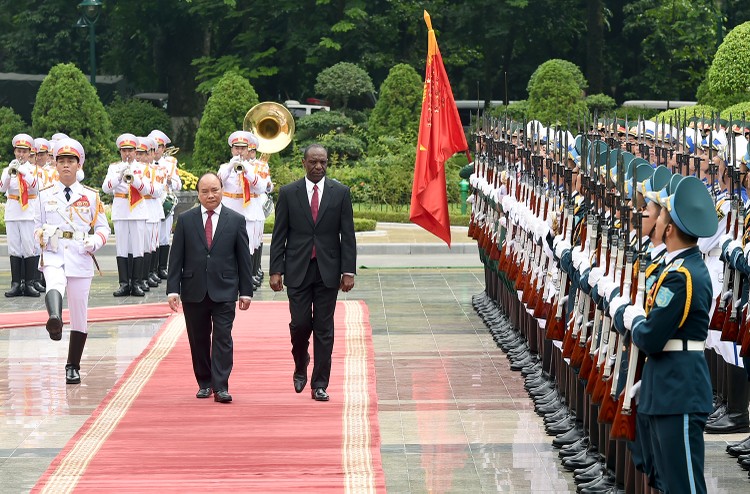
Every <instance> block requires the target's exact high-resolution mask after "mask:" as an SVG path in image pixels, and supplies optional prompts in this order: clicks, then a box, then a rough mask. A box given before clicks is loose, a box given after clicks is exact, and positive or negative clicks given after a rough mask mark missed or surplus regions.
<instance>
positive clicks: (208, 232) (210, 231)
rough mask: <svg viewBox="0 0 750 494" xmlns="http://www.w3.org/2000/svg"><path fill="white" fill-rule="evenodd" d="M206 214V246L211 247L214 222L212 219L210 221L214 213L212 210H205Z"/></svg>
mask: <svg viewBox="0 0 750 494" xmlns="http://www.w3.org/2000/svg"><path fill="white" fill-rule="evenodd" d="M206 214H207V215H208V218H206V244H208V248H209V249H210V248H211V242H213V239H214V224H213V221H211V216H213V215H214V212H213V211H206Z"/></svg>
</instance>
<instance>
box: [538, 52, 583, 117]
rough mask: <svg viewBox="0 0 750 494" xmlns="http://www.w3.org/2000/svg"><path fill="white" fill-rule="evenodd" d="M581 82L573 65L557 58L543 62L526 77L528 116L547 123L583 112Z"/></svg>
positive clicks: (581, 76)
mask: <svg viewBox="0 0 750 494" xmlns="http://www.w3.org/2000/svg"><path fill="white" fill-rule="evenodd" d="M585 85H586V79H585V78H584V77H583V74H582V73H581V71H580V69H578V67H577V66H575V65H574V64H572V63H570V62H568V61H566V60H558V59H553V60H548V61H546V62H544V63H543V64H542V65H540V66H539V67H538V68H537V69H536V71H534V73H533V74H532V75H531V78H530V79H529V84H528V87H527V89H528V91H529V118H534V119H537V120H540V121H541V122H542V123H544V124H550V123H555V122H558V121H559V122H564V121H566V119H567V118H568V116H570V115H577V114H578V113H581V114H584V113H586V112H587V111H588V109H587V107H586V103H585V102H584V100H583V90H582V88H583V87H585Z"/></svg>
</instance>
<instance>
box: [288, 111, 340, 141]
mask: <svg viewBox="0 0 750 494" xmlns="http://www.w3.org/2000/svg"><path fill="white" fill-rule="evenodd" d="M353 129H354V122H353V121H352V119H351V118H349V117H347V116H346V115H344V114H343V113H341V112H338V111H319V112H315V113H312V114H310V115H305V116H304V117H302V118H300V119H299V121H297V125H296V127H295V134H294V138H295V140H296V141H297V142H298V143H299V145H300V146H303V147H304V146H306V145H307V144H309V143H310V142H313V141H317V140H319V139H320V136H322V135H324V134H328V133H329V132H331V131H335V132H339V133H349V132H351V131H352V130H353Z"/></svg>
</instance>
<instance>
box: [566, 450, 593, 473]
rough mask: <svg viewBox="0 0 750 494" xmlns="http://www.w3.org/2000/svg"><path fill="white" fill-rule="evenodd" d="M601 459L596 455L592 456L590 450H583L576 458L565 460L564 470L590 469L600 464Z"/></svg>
mask: <svg viewBox="0 0 750 494" xmlns="http://www.w3.org/2000/svg"><path fill="white" fill-rule="evenodd" d="M598 461H599V459H598V457H597V456H596V455H592V454H590V453H589V452H588V450H583V451H581V452H580V453H578V454H577V455H575V456H571V457H569V458H565V459H564V460H563V461H562V465H563V468H564V469H565V470H569V471H571V472H572V471H573V470H578V469H579V468H586V467H590V466H591V465H593V464H594V463H596V462H598Z"/></svg>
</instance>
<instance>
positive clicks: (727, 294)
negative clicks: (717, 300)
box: [721, 290, 733, 302]
mask: <svg viewBox="0 0 750 494" xmlns="http://www.w3.org/2000/svg"><path fill="white" fill-rule="evenodd" d="M732 295H733V292H732V290H727V291H726V292H724V293H723V294H722V295H721V300H722V301H724V302H729V299H731V298H732Z"/></svg>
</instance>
